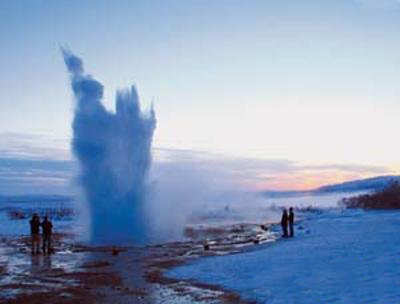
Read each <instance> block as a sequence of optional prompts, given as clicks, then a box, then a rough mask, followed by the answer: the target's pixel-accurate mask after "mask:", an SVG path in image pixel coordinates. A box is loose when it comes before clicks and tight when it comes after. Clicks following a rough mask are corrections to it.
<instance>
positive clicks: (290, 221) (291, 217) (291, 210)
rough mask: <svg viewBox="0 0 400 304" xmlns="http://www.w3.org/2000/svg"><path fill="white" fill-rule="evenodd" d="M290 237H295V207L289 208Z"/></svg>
mask: <svg viewBox="0 0 400 304" xmlns="http://www.w3.org/2000/svg"><path fill="white" fill-rule="evenodd" d="M288 221H289V237H294V229H293V224H294V213H293V208H292V207H290V208H289V219H288Z"/></svg>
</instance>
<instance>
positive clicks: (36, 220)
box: [29, 213, 53, 255]
mask: <svg viewBox="0 0 400 304" xmlns="http://www.w3.org/2000/svg"><path fill="white" fill-rule="evenodd" d="M29 223H30V226H31V236H32V255H34V254H39V253H40V228H42V250H43V254H46V253H47V254H50V253H52V249H51V234H52V230H53V224H52V222H51V221H50V220H49V219H48V217H47V216H45V217H44V220H43V222H41V221H40V217H39V215H37V214H36V213H35V214H34V215H33V216H32V219H31V220H30V221H29Z"/></svg>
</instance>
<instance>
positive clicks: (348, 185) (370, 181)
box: [314, 175, 400, 193]
mask: <svg viewBox="0 0 400 304" xmlns="http://www.w3.org/2000/svg"><path fill="white" fill-rule="evenodd" d="M394 181H400V176H398V175H386V176H377V177H371V178H366V179H359V180H354V181H349V182H344V183H341V184H336V185H328V186H322V187H319V188H317V189H316V190H314V191H316V192H320V193H321V192H322V193H323V192H355V191H364V190H381V189H383V188H385V187H386V186H387V185H388V184H389V183H390V182H394Z"/></svg>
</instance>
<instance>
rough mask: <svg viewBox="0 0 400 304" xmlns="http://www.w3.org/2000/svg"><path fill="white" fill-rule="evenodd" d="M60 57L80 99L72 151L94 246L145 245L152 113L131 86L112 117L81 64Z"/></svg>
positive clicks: (66, 53) (121, 94) (72, 58)
mask: <svg viewBox="0 0 400 304" xmlns="http://www.w3.org/2000/svg"><path fill="white" fill-rule="evenodd" d="M62 52H63V56H64V61H65V64H66V66H67V68H68V71H69V73H70V76H71V85H72V90H73V93H74V96H75V99H76V108H75V116H74V120H73V126H72V128H73V141H72V148H73V152H74V154H75V156H76V157H77V158H78V160H79V162H80V170H81V171H80V183H81V186H82V188H83V190H84V194H85V196H86V200H87V201H88V203H89V212H90V216H91V219H90V220H91V225H90V227H91V229H90V235H91V241H92V242H93V243H95V244H130V243H143V242H145V240H146V238H147V235H146V233H147V231H148V229H147V227H146V222H147V220H146V214H145V206H144V202H145V200H146V193H147V188H148V183H147V175H148V170H149V168H150V164H151V144H152V138H153V132H154V129H155V126H156V119H155V113H154V110H153V108H151V110H150V111H149V113H146V114H144V113H142V111H141V109H140V104H139V98H138V94H137V92H136V89H135V87H134V86H132V87H131V88H130V89H127V90H123V91H118V92H117V95H116V112H115V113H110V112H108V111H107V110H106V109H105V108H104V106H103V105H102V103H101V99H102V97H103V85H102V84H101V83H99V82H98V81H96V80H95V79H93V78H92V77H91V76H90V75H88V74H85V73H84V69H83V63H82V60H81V59H80V58H78V57H77V56H75V55H73V54H72V53H71V52H69V51H66V50H62Z"/></svg>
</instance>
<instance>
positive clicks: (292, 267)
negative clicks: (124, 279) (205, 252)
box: [167, 211, 400, 304]
mask: <svg viewBox="0 0 400 304" xmlns="http://www.w3.org/2000/svg"><path fill="white" fill-rule="evenodd" d="M305 216H306V217H307V219H306V220H304V222H303V223H301V226H302V227H303V229H302V230H297V231H296V232H297V236H296V237H295V238H294V239H290V240H282V241H279V242H276V243H274V244H265V245H260V246H259V247H257V248H259V249H258V250H253V251H249V252H245V253H240V254H233V255H228V256H217V257H209V258H203V259H199V260H197V261H195V262H193V263H192V264H189V265H184V266H180V267H177V268H175V269H172V270H171V271H169V272H168V273H167V275H168V276H171V277H175V278H179V279H194V280H197V281H201V282H205V283H209V284H215V285H219V286H222V287H224V288H227V289H230V290H233V291H236V292H239V293H240V294H241V295H242V296H243V297H244V298H246V299H252V300H256V301H257V302H259V303H274V304H275V303H286V304H287V303H307V304H308V303H310V304H313V303H338V304H343V303H352V304H358V303H359V304H367V303H382V304H388V303H400V212H396V211H394V212H392V211H391V212H389V211H379V212H378V211H369V212H362V211H343V212H342V211H330V212H324V213H321V214H309V215H307V214H305Z"/></svg>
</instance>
